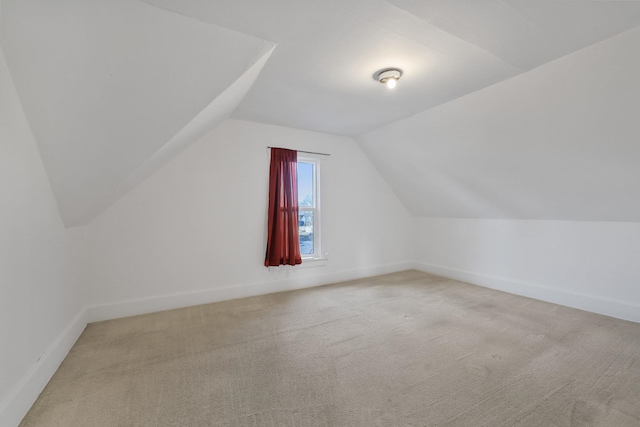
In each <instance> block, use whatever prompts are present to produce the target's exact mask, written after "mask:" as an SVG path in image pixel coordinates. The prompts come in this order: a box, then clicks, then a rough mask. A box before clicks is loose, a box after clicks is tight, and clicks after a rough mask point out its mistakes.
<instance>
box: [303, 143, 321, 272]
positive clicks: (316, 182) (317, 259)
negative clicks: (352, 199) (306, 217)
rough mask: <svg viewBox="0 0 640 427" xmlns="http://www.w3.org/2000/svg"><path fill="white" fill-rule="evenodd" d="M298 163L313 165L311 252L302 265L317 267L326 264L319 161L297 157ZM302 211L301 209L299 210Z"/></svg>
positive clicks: (314, 158)
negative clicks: (323, 244) (323, 248)
mask: <svg viewBox="0 0 640 427" xmlns="http://www.w3.org/2000/svg"><path fill="white" fill-rule="evenodd" d="M298 162H302V163H313V165H314V172H315V173H314V174H313V187H314V207H313V208H312V209H313V251H314V253H313V254H312V255H303V256H302V265H306V266H307V267H319V266H322V265H325V264H326V263H327V260H328V258H327V256H326V252H323V250H322V198H321V196H320V194H321V191H320V190H321V184H320V181H322V168H321V159H319V158H318V157H313V156H310V155H304V156H301V155H298ZM299 209H300V210H302V208H301V207H300V208H299Z"/></svg>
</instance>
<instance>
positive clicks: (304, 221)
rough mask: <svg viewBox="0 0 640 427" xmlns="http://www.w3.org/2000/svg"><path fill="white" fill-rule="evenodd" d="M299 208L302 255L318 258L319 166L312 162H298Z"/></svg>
mask: <svg viewBox="0 0 640 427" xmlns="http://www.w3.org/2000/svg"><path fill="white" fill-rule="evenodd" d="M298 208H299V220H298V227H299V230H298V232H299V235H300V254H301V255H302V257H303V258H305V257H306V258H317V257H318V253H319V249H320V248H319V247H318V246H319V244H318V240H319V239H318V233H317V228H318V227H317V225H318V219H319V215H318V197H317V164H316V163H315V162H314V161H311V160H298Z"/></svg>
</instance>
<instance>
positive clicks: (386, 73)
mask: <svg viewBox="0 0 640 427" xmlns="http://www.w3.org/2000/svg"><path fill="white" fill-rule="evenodd" d="M400 77H402V70H400V69H399V68H385V69H383V70H380V71H376V72H375V74H374V75H373V79H374V80H377V81H379V82H380V83H383V84H386V85H387V87H388V88H389V89H393V88H394V87H396V83H397V82H398V79H399V78H400Z"/></svg>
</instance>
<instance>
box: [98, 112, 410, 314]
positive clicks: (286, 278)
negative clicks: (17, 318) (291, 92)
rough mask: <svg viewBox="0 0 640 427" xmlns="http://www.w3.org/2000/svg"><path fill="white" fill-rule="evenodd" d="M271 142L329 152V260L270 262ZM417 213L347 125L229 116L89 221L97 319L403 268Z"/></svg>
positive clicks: (325, 181) (325, 169)
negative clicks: (339, 131)
mask: <svg viewBox="0 0 640 427" xmlns="http://www.w3.org/2000/svg"><path fill="white" fill-rule="evenodd" d="M267 146H279V147H287V148H292V149H298V150H307V151H319V152H324V153H330V154H331V156H330V157H324V158H323V160H322V165H321V171H322V183H321V193H322V194H321V197H322V215H323V219H322V230H323V233H322V241H323V250H324V251H326V252H328V253H329V260H328V261H327V262H326V263H325V264H324V265H320V266H314V267H306V268H305V266H304V265H303V266H302V267H294V268H291V267H279V268H271V269H267V268H265V267H264V266H263V262H264V252H265V245H266V207H267V192H268V168H269V152H268V150H267ZM410 223H411V218H410V216H409V214H408V213H407V211H406V209H405V208H404V207H403V206H402V204H401V203H400V202H399V201H398V199H397V198H396V196H395V194H394V193H393V192H392V190H391V189H390V188H389V186H388V185H387V183H386V182H385V181H384V180H383V179H382V177H381V176H380V175H379V174H378V172H377V171H376V169H375V168H374V167H373V166H372V165H371V163H370V162H369V160H368V159H367V158H366V156H365V155H364V154H363V153H362V152H361V151H360V148H359V147H358V145H357V144H356V143H355V142H354V141H353V140H352V139H351V138H346V137H339V136H333V135H328V134H321V133H315V132H308V131H301V130H295V129H290V128H283V127H277V126H271V125H263V124H257V123H251V122H243V121H236V120H228V121H226V122H224V123H223V124H222V125H220V126H219V127H218V128H216V129H214V130H213V131H212V132H210V133H209V134H207V135H206V136H204V137H203V138H202V139H201V140H200V141H198V142H197V143H195V144H194V145H192V146H190V147H189V148H188V149H186V150H185V151H184V152H183V153H181V154H180V155H179V156H177V157H176V158H175V159H173V160H171V161H170V162H169V163H168V164H167V165H166V166H165V167H164V168H163V169H161V170H160V171H158V172H157V173H155V174H154V175H152V176H151V177H149V178H148V179H147V180H146V181H144V182H143V183H141V184H140V185H139V186H138V187H136V188H135V189H133V190H132V191H131V192H130V193H128V194H127V195H126V196H125V197H123V198H122V199H120V200H119V201H118V202H116V203H115V204H114V205H113V206H112V207H110V208H109V209H108V210H106V211H105V212H103V213H102V214H101V215H100V216H98V217H97V218H96V219H95V220H94V221H93V222H92V223H90V224H89V226H88V227H89V235H90V242H91V272H92V279H91V283H92V288H91V296H90V298H91V302H92V304H94V305H96V306H95V307H93V308H92V309H91V313H92V315H91V318H92V319H106V318H112V317H118V316H124V315H130V314H137V313H142V312H148V311H155V310H160V309H166V308H174V307H180V306H186V305H193V304H199V303H205V302H209V301H217V300H222V299H228V298H237V297H242V296H246V295H253V294H264V293H269V292H274V291H279V290H284V289H292V288H299V287H306V286H313V285H319V284H324V283H330V282H334V281H340V280H345V279H351V278H355V277H362V276H365V275H375V274H379V273H385V272H389V271H396V270H401V269H405V268H407V267H408V266H410V264H409V263H407V262H406V261H407V260H410V259H411V247H410V245H409V244H408V242H409V241H410V237H409V227H410Z"/></svg>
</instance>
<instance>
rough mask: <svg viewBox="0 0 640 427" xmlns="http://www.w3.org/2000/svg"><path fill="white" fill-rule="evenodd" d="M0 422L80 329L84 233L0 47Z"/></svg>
mask: <svg viewBox="0 0 640 427" xmlns="http://www.w3.org/2000/svg"><path fill="white" fill-rule="evenodd" d="M0 94H2V95H1V96H0V236H2V238H0V348H1V349H2V350H0V425H1V426H16V425H18V423H19V422H20V420H21V419H22V417H23V416H24V414H25V413H26V412H27V410H28V409H29V407H30V406H31V404H32V403H33V402H34V401H35V399H36V398H37V397H38V394H40V391H41V390H42V388H43V387H44V386H45V384H46V383H47V381H48V380H49V378H50V377H51V375H53V373H54V372H55V370H56V368H57V367H58V365H59V364H60V362H62V359H63V358H64V356H65V355H66V353H67V351H68V350H69V349H70V348H71V346H72V345H73V343H74V342H75V340H76V338H77V337H78V336H79V334H80V333H81V332H82V330H83V328H84V326H85V322H84V311H83V309H84V306H85V304H86V292H85V290H86V277H85V275H84V271H85V270H84V266H85V265H86V262H87V259H86V258H85V254H86V246H85V243H86V241H85V229H84V228H75V229H65V227H64V224H63V222H62V219H61V218H60V215H59V213H58V209H57V207H56V202H55V198H54V196H53V193H52V190H51V186H50V183H49V180H48V178H47V174H46V172H45V170H44V167H43V164H42V161H41V159H40V155H39V153H38V149H37V147H36V143H35V140H34V137H33V135H32V133H31V130H30V128H29V126H28V124H27V120H26V117H25V115H24V113H23V111H22V107H21V105H20V102H19V100H18V96H17V94H16V91H15V88H14V86H13V82H12V80H11V77H10V76H9V71H8V69H7V65H6V63H5V59H4V53H3V52H2V50H1V49H0Z"/></svg>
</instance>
